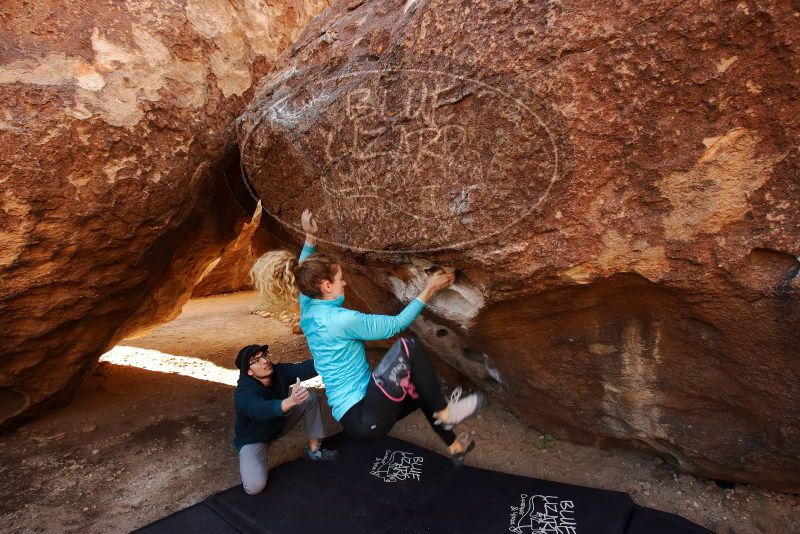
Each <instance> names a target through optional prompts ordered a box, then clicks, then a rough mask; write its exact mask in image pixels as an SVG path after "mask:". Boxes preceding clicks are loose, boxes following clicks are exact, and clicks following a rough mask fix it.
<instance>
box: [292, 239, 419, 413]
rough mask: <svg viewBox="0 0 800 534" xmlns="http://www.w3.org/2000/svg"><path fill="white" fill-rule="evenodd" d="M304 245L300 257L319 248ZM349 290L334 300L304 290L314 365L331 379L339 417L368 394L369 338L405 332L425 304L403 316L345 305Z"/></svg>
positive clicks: (304, 320) (303, 319) (303, 322)
mask: <svg viewBox="0 0 800 534" xmlns="http://www.w3.org/2000/svg"><path fill="white" fill-rule="evenodd" d="M315 250H316V248H315V247H312V246H309V245H308V244H306V245H304V246H303V250H302V252H301V253H300V261H303V260H304V259H306V258H307V257H308V256H310V255H311V254H313V253H314V251H315ZM343 303H344V295H342V296H340V297H339V298H337V299H334V300H321V299H314V298H311V297H309V296H306V295H303V294H302V293H301V294H300V328H302V330H303V333H304V334H305V336H306V341H307V342H308V348H309V350H310V351H311V355H312V356H313V357H314V367H315V368H316V370H317V372H318V373H319V375H320V376H321V377H322V380H323V381H324V382H325V391H326V394H327V397H328V404H330V406H331V410H332V412H333V417H334V419H336V420H337V421H339V420H340V419H341V418H342V417H343V416H344V414H345V413H347V410H349V409H350V408H352V407H353V405H354V404H356V403H357V402H358V401H360V400H361V399H363V398H364V395H365V394H366V392H367V385H368V384H369V380H370V370H369V365H368V364H367V357H366V353H365V351H364V341H375V340H379V339H387V338H390V337H392V336H394V335H397V334H399V333H400V332H402V331H403V330H405V329H406V328H408V325H410V324H411V323H412V322H413V321H414V319H416V318H417V316H418V315H419V314H420V312H422V310H423V309H424V308H425V303H423V302H422V301H421V300H419V299H414V300H412V301H411V302H410V303H409V304H408V305H407V306H406V307H405V308H404V309H403V311H402V312H400V313H399V314H398V315H375V314H367V313H361V312H357V311H355V310H348V309H347V308H344V307H342V304H343Z"/></svg>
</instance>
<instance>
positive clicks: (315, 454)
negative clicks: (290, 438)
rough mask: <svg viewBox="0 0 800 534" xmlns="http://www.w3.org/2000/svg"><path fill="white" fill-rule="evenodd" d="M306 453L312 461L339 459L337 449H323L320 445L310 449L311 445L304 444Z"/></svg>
mask: <svg viewBox="0 0 800 534" xmlns="http://www.w3.org/2000/svg"><path fill="white" fill-rule="evenodd" d="M306 454H307V455H308V458H309V459H310V460H311V461H312V462H332V461H334V460H338V459H339V451H334V450H331V449H323V448H322V445H320V446H319V447H317V450H315V451H312V450H311V447H309V446H308V445H306Z"/></svg>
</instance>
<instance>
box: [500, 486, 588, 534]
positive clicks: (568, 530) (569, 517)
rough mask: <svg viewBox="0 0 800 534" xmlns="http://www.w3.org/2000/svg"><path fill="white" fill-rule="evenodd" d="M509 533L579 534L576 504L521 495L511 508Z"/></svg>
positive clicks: (555, 498) (549, 498) (557, 499)
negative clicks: (517, 503)
mask: <svg viewBox="0 0 800 534" xmlns="http://www.w3.org/2000/svg"><path fill="white" fill-rule="evenodd" d="M508 531H509V532H513V533H514V534H577V532H578V524H577V523H576V522H575V503H574V502H572V501H567V500H561V499H559V498H558V497H553V496H545V495H532V496H529V495H527V494H525V493H523V494H522V495H520V503H519V506H512V507H511V515H510V518H509V528H508Z"/></svg>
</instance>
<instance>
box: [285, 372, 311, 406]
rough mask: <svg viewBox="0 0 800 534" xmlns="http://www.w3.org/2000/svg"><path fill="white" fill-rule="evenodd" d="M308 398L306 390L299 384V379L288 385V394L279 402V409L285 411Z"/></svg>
mask: <svg viewBox="0 0 800 534" xmlns="http://www.w3.org/2000/svg"><path fill="white" fill-rule="evenodd" d="M307 400H308V390H307V389H306V388H304V387H303V386H302V385H300V379H299V378H298V379H297V382H295V383H294V384H292V385H291V386H290V387H289V396H288V397H286V398H285V399H283V402H281V410H282V411H283V413H287V412H288V411H289V410H291V409H292V408H294V407H295V406H299V405H301V404H303V403H304V402H305V401H307Z"/></svg>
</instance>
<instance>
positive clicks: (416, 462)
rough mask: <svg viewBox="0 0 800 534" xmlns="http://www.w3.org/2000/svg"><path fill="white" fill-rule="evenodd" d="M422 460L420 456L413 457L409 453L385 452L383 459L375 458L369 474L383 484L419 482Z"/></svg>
mask: <svg viewBox="0 0 800 534" xmlns="http://www.w3.org/2000/svg"><path fill="white" fill-rule="evenodd" d="M422 460H423V458H422V457H421V456H414V455H413V454H412V453H410V452H405V451H388V450H387V451H386V454H384V455H383V458H375V463H374V464H372V470H371V471H370V474H371V475H375V476H376V477H378V478H380V479H381V480H383V481H384V482H398V481H402V480H420V478H421V477H422Z"/></svg>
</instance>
